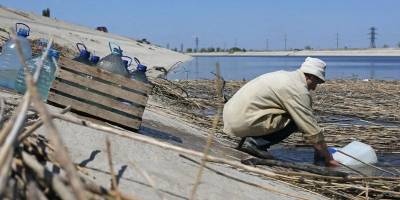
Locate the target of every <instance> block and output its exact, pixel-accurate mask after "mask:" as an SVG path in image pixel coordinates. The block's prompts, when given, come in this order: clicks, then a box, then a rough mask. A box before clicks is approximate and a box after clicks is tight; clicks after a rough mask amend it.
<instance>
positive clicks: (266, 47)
mask: <svg viewBox="0 0 400 200" xmlns="http://www.w3.org/2000/svg"><path fill="white" fill-rule="evenodd" d="M268 46H269V44H268V38H267V39H266V41H265V50H266V51H268V49H269V48H268Z"/></svg>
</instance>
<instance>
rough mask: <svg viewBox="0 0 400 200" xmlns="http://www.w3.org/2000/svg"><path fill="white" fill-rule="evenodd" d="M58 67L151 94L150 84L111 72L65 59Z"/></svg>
mask: <svg viewBox="0 0 400 200" xmlns="http://www.w3.org/2000/svg"><path fill="white" fill-rule="evenodd" d="M59 66H60V67H65V68H68V69H71V70H75V71H79V72H82V73H85V74H89V75H91V76H93V77H97V78H100V79H103V80H106V81H109V82H112V83H115V84H118V85H123V86H124V87H127V88H129V89H134V90H138V91H140V92H143V93H145V94H149V93H150V92H151V89H152V87H151V85H150V84H145V83H142V82H140V81H136V80H131V79H129V78H126V77H124V76H121V75H118V74H113V73H111V72H108V71H106V70H102V69H100V68H97V67H91V66H87V65H84V64H82V63H79V62H76V61H74V60H69V59H66V58H62V59H60V63H59Z"/></svg>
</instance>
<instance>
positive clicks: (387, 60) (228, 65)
mask: <svg viewBox="0 0 400 200" xmlns="http://www.w3.org/2000/svg"><path fill="white" fill-rule="evenodd" d="M318 58H320V59H322V60H324V61H325V62H326V63H327V71H326V77H327V79H328V80H333V79H376V80H400V56H399V57H394V56H380V57H370V56H319V57H318ZM304 59H305V57H303V56H296V57H288V56H271V57H256V56H254V57H240V56H234V57H226V56H225V57H224V56H220V57H207V56H205V57H194V59H193V60H191V61H189V62H186V63H184V64H182V65H181V66H180V67H179V68H177V69H175V70H173V71H171V72H170V73H169V74H168V76H167V78H168V79H170V80H174V79H181V80H186V79H192V80H193V79H214V78H215V76H214V74H215V64H216V63H217V62H219V64H220V66H221V74H222V76H223V78H224V79H225V80H243V79H245V80H250V79H253V78H255V77H257V76H259V75H261V74H264V73H268V72H272V71H277V70H296V69H297V68H299V66H300V65H301V63H303V61H304Z"/></svg>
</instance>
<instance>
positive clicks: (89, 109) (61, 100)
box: [48, 92, 141, 129]
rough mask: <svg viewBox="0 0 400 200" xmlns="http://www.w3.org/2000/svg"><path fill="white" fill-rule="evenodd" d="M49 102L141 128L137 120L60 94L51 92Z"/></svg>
mask: <svg viewBox="0 0 400 200" xmlns="http://www.w3.org/2000/svg"><path fill="white" fill-rule="evenodd" d="M48 101H52V102H55V103H58V104H61V105H71V107H72V108H73V109H76V110H79V111H82V112H85V113H88V114H90V115H93V116H97V117H100V118H103V119H106V120H109V121H112V122H115V123H118V124H122V125H124V126H127V127H131V128H134V129H139V126H140V123H141V122H140V121H139V120H137V119H132V118H129V117H125V116H122V115H119V114H116V113H113V112H111V111H107V110H103V109H99V108H97V107H96V106H92V105H89V104H85V103H83V102H80V101H78V100H75V99H71V98H68V97H64V96H61V95H58V94H55V93H54V92H50V94H49V98H48Z"/></svg>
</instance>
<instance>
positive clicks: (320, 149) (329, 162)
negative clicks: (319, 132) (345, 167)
mask: <svg viewBox="0 0 400 200" xmlns="http://www.w3.org/2000/svg"><path fill="white" fill-rule="evenodd" d="M313 147H314V149H315V151H316V153H317V154H318V155H320V156H321V157H323V158H324V160H325V165H326V166H329V167H337V166H340V163H339V162H338V161H336V160H334V159H333V157H332V155H331V154H330V153H329V151H328V147H327V146H326V143H325V142H319V143H317V144H314V145H313Z"/></svg>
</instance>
